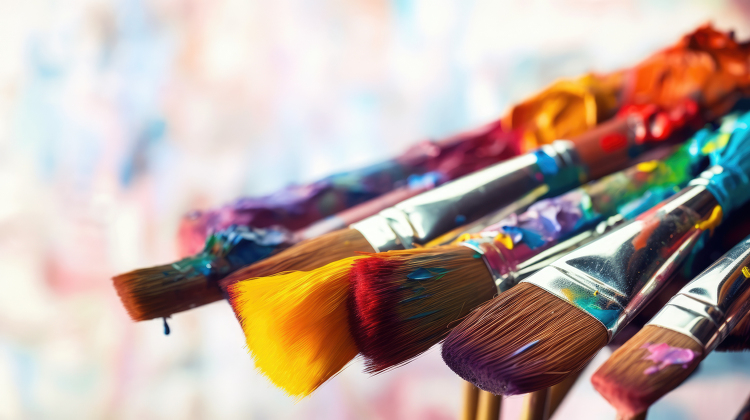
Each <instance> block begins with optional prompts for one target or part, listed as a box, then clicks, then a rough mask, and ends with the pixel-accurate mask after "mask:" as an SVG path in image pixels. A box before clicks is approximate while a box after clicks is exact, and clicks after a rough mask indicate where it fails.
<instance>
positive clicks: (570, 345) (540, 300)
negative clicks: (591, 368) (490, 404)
mask: <svg viewBox="0 0 750 420" xmlns="http://www.w3.org/2000/svg"><path fill="white" fill-rule="evenodd" d="M606 343H607V331H606V329H605V328H604V326H602V324H601V323H600V322H599V321H597V320H596V319H594V318H593V317H592V316H590V315H589V314H587V313H586V312H584V311H582V310H581V309H579V308H577V307H575V306H573V305H571V304H569V303H568V302H566V301H564V300H562V299H559V298H557V297H556V296H554V295H552V294H551V293H549V292H547V291H545V290H543V289H541V288H539V287H537V286H534V285H532V284H529V283H521V284H519V285H518V286H516V287H514V288H513V289H511V290H509V291H507V292H505V293H503V294H501V295H500V296H498V297H496V298H495V299H493V300H491V301H490V302H487V303H486V304H485V305H483V306H481V307H479V308H477V309H476V310H475V311H474V312H472V313H471V314H470V315H469V316H468V317H466V319H464V321H463V322H462V323H461V324H460V325H458V326H457V327H456V328H454V329H453V331H451V332H450V334H448V337H447V338H446V340H445V342H444V343H443V351H442V354H443V360H444V361H445V363H446V364H447V365H448V366H449V367H450V368H451V369H452V370H453V371H455V372H456V373H457V374H458V375H459V376H461V377H462V378H464V379H465V380H467V381H470V382H473V383H474V384H475V385H477V387H479V388H481V389H484V390H486V391H489V392H492V393H495V394H504V395H516V394H525V393H528V392H534V391H539V390H541V389H544V388H548V387H550V386H552V385H555V384H557V383H559V382H561V381H562V380H564V379H565V378H566V377H567V376H568V375H569V374H571V373H574V372H577V371H578V370H580V369H582V368H583V367H584V366H585V365H586V363H587V362H588V361H589V360H591V358H592V357H594V356H595V355H596V353H597V352H598V351H599V350H600V349H601V348H602V347H604V346H605V345H606Z"/></svg>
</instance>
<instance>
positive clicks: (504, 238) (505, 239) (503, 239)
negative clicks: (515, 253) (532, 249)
mask: <svg viewBox="0 0 750 420" xmlns="http://www.w3.org/2000/svg"><path fill="white" fill-rule="evenodd" d="M495 242H499V243H501V244H502V245H503V246H504V247H505V248H507V249H508V250H511V249H513V238H511V237H510V236H509V235H506V234H504V233H501V234H499V235H497V236H495Z"/></svg>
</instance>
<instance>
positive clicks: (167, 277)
mask: <svg viewBox="0 0 750 420" xmlns="http://www.w3.org/2000/svg"><path fill="white" fill-rule="evenodd" d="M183 261H184V260H183ZM112 281H113V282H114V286H115V289H116V290H117V294H118V295H119V296H120V299H121V300H122V304H123V306H125V309H126V310H127V311H128V314H129V315H130V317H131V318H132V319H133V321H145V320H148V319H154V318H162V317H168V316H170V315H172V314H173V313H176V312H180V311H186V310H188V309H191V308H194V307H196V306H200V305H206V304H209V303H211V302H214V301H216V300H220V299H222V295H221V291H220V290H219V289H218V288H217V287H216V284H215V283H213V282H209V281H208V279H207V278H206V277H205V276H204V275H202V274H200V273H199V272H197V271H196V270H195V269H194V268H192V267H189V266H187V269H186V270H185V271H180V270H178V269H177V268H175V265H174V264H169V265H161V266H157V267H150V268H142V269H139V270H134V271H131V272H129V273H125V274H120V275H119V276H116V277H114V278H112Z"/></svg>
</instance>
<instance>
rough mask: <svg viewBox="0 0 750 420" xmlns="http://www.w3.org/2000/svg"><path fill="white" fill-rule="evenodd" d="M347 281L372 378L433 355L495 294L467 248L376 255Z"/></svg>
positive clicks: (476, 257)
mask: <svg viewBox="0 0 750 420" xmlns="http://www.w3.org/2000/svg"><path fill="white" fill-rule="evenodd" d="M349 279H350V288H351V292H350V294H349V314H350V324H351V326H352V335H353V336H354V337H355V341H356V343H357V347H358V348H359V351H360V353H361V354H362V355H363V356H364V357H365V363H366V366H367V367H366V371H367V372H369V373H376V372H381V371H383V370H386V369H390V368H393V367H395V366H398V365H401V364H403V363H406V362H408V361H409V360H411V359H413V358H415V357H417V356H419V355H420V354H422V353H424V352H425V351H427V350H429V349H430V347H432V346H434V345H435V344H438V343H439V342H440V341H441V340H442V339H443V338H445V336H446V335H447V334H448V332H449V331H450V329H449V327H450V326H452V325H455V324H456V323H457V321H459V320H460V319H461V318H463V317H464V316H466V315H468V314H469V312H471V311H472V310H473V309H474V308H476V307H477V306H479V305H481V304H482V303H484V302H486V301H488V300H490V299H492V297H493V296H494V295H495V294H496V293H497V288H496V287H495V283H494V281H493V280H492V276H491V275H490V273H489V271H488V270H487V266H486V265H485V263H484V261H483V260H482V259H481V258H480V257H479V255H478V254H477V253H476V252H475V251H473V250H471V249H469V248H466V247H463V246H445V247H439V248H431V249H429V248H422V249H412V250H404V251H391V252H385V253H380V254H376V255H373V256H371V257H368V258H363V259H360V260H358V261H357V262H355V263H354V266H353V268H352V271H351V273H350V276H349Z"/></svg>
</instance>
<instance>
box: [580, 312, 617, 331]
mask: <svg viewBox="0 0 750 420" xmlns="http://www.w3.org/2000/svg"><path fill="white" fill-rule="evenodd" d="M586 312H588V313H590V314H591V315H593V316H594V318H596V319H598V320H599V321H601V323H602V324H604V326H606V327H607V328H611V327H612V326H613V325H614V322H615V321H616V320H617V317H618V316H620V311H618V310H614V309H595V308H592V307H588V308H586Z"/></svg>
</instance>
